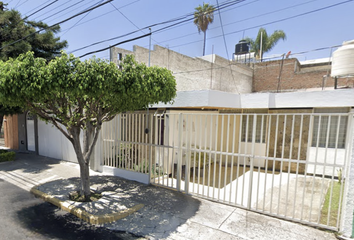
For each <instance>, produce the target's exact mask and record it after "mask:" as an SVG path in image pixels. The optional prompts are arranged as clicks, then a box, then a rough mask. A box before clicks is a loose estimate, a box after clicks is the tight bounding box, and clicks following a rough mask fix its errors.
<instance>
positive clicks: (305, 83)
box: [252, 58, 354, 92]
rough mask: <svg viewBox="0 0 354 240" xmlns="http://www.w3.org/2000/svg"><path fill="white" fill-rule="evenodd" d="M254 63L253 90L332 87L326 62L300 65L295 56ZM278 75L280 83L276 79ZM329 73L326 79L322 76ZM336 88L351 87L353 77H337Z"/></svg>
mask: <svg viewBox="0 0 354 240" xmlns="http://www.w3.org/2000/svg"><path fill="white" fill-rule="evenodd" d="M281 64H282V60H277V61H269V62H261V63H256V64H254V75H253V88H252V91H253V92H276V91H277V89H278V88H279V91H295V90H306V89H322V87H324V88H326V89H328V88H330V89H333V88H334V78H332V77H330V73H331V71H330V70H331V69H330V68H331V65H329V64H328V63H322V64H312V65H300V63H299V61H298V60H297V59H295V58H291V59H284V62H283V69H282V72H281V75H280V70H281ZM279 75H280V76H281V77H280V84H279V86H278V80H279ZM326 75H329V77H328V78H327V80H326V81H323V76H326ZM337 86H338V88H353V87H354V78H339V79H338V84H337Z"/></svg>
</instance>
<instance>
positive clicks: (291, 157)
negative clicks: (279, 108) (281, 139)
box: [284, 114, 296, 216]
mask: <svg viewBox="0 0 354 240" xmlns="http://www.w3.org/2000/svg"><path fill="white" fill-rule="evenodd" d="M295 118H296V115H295V114H293V115H291V133H290V151H289V162H288V184H287V188H286V203H287V204H286V205H285V214H284V215H285V216H287V213H288V205H289V204H288V199H289V185H290V169H291V165H292V162H291V160H292V159H293V141H294V125H295Z"/></svg>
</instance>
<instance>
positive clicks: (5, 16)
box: [0, 2, 67, 60]
mask: <svg viewBox="0 0 354 240" xmlns="http://www.w3.org/2000/svg"><path fill="white" fill-rule="evenodd" d="M1 4H3V3H2V2H0V6H3V5H1ZM44 28H48V25H47V24H45V23H43V22H35V21H29V20H27V19H23V18H22V17H21V14H20V13H19V12H18V11H16V10H4V8H3V10H1V7H0V43H1V48H2V49H1V50H0V59H1V60H7V59H9V58H11V57H12V58H16V57H18V56H19V55H20V54H21V53H26V52H28V51H33V52H34V54H35V56H36V57H42V58H45V59H47V60H50V59H52V58H54V57H55V56H58V55H60V51H61V50H62V49H64V48H66V47H67V42H66V41H60V38H59V37H55V34H56V33H57V32H59V31H60V26H59V25H56V26H54V27H51V28H48V29H46V30H43V31H41V32H39V33H36V31H37V30H39V29H44ZM28 35H30V36H28ZM27 36H28V37H27ZM25 37H26V38H25ZM20 39H23V40H21V41H19V42H16V43H14V44H12V43H13V42H15V41H17V40H20ZM9 44H12V45H9ZM8 45H9V46H8Z"/></svg>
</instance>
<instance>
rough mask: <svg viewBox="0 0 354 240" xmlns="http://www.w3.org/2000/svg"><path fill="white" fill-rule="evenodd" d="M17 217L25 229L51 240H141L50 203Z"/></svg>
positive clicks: (19, 214) (30, 208)
mask: <svg viewBox="0 0 354 240" xmlns="http://www.w3.org/2000/svg"><path fill="white" fill-rule="evenodd" d="M17 217H18V220H19V222H20V224H21V225H22V226H23V227H25V228H27V229H29V230H30V231H32V232H35V233H36V234H38V235H40V236H42V237H48V238H50V239H68V240H81V239H82V240H84V239H139V237H138V236H134V235H132V234H129V233H125V232H119V231H112V230H108V229H105V228H103V227H96V226H92V225H90V224H87V223H85V222H83V221H81V220H80V219H78V218H77V217H75V216H73V215H71V214H69V213H66V212H64V211H62V210H60V209H58V208H56V207H55V206H53V205H51V204H49V203H42V204H39V205H35V206H31V207H28V208H24V209H22V210H20V211H19V212H18V213H17Z"/></svg>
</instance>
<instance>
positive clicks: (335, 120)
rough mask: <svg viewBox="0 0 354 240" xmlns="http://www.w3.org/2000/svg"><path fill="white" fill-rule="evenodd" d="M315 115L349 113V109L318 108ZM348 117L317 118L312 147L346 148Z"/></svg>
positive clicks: (328, 116)
mask: <svg viewBox="0 0 354 240" xmlns="http://www.w3.org/2000/svg"><path fill="white" fill-rule="evenodd" d="M314 112H315V113H348V112H349V109H348V108H318V109H315V111H314ZM347 123H348V116H333V115H325V114H324V115H321V116H315V118H314V123H313V135H312V146H313V147H317V146H318V147H328V148H344V147H345V140H346V131H347Z"/></svg>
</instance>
